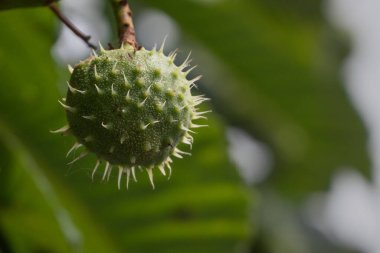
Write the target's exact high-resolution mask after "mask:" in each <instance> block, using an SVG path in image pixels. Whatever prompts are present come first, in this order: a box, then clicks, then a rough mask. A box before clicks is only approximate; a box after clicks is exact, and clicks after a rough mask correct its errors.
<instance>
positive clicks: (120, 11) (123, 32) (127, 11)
mask: <svg viewBox="0 0 380 253" xmlns="http://www.w3.org/2000/svg"><path fill="white" fill-rule="evenodd" d="M112 1H113V6H114V10H115V15H116V19H117V23H118V28H119V41H120V44H126V43H127V44H129V45H131V46H133V47H134V48H135V49H138V48H139V45H138V43H137V41H136V33H135V27H134V25H133V20H132V11H131V8H130V7H129V4H128V0H112Z"/></svg>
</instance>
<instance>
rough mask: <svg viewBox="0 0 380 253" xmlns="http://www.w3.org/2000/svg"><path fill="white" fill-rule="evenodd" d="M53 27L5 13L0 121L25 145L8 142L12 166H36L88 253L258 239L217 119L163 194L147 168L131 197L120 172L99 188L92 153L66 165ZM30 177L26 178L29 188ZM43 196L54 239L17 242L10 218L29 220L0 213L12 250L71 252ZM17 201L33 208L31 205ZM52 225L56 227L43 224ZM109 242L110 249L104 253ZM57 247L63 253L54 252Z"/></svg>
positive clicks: (226, 248)
mask: <svg viewBox="0 0 380 253" xmlns="http://www.w3.org/2000/svg"><path fill="white" fill-rule="evenodd" d="M7 24H12V26H9V25H7ZM51 24H52V17H51V16H50V15H48V10H33V11H32V10H28V11H20V12H17V13H16V12H7V13H1V14H0V26H1V27H3V30H2V34H4V39H2V40H1V41H0V43H1V44H0V74H1V78H2V85H1V86H0V122H2V124H3V125H4V127H3V128H0V136H1V138H2V139H7V138H5V137H4V136H9V135H10V136H14V137H12V138H11V139H16V140H17V143H22V144H20V145H15V146H12V145H10V144H9V142H10V143H12V142H13V141H4V142H5V143H7V147H8V149H10V150H11V151H10V153H11V154H12V157H11V158H9V159H10V163H11V164H12V165H13V166H8V167H9V168H10V169H12V170H17V171H20V173H21V172H23V171H24V173H25V172H26V171H28V170H30V164H29V163H25V162H24V163H23V162H22V161H23V157H25V156H26V157H29V158H30V159H32V160H33V161H35V168H36V167H38V171H39V173H40V174H41V177H44V178H46V180H47V181H48V182H49V185H51V186H52V188H53V190H54V192H56V193H57V195H56V199H57V201H59V202H62V205H63V206H65V207H66V210H67V211H68V212H69V214H70V215H71V216H72V217H73V219H74V223H75V224H76V225H77V226H78V229H79V230H80V231H81V234H82V236H83V237H84V238H83V252H113V251H115V250H114V249H115V248H117V249H122V251H123V252H124V251H126V250H127V251H130V252H152V251H154V252H168V251H172V252H194V251H197V252H218V253H220V252H231V251H232V250H233V249H235V247H236V246H237V245H240V244H241V243H244V242H245V241H246V240H247V238H248V237H249V233H250V229H249V224H248V222H247V221H248V215H247V213H246V210H247V207H248V192H247V189H245V188H244V187H242V186H241V182H240V178H239V177H238V175H237V172H236V170H235V169H234V168H233V167H232V166H231V165H230V163H229V162H228V160H227V154H226V150H225V146H226V143H225V140H224V128H223V125H222V122H221V121H220V120H219V119H217V118H215V117H211V118H210V120H209V122H208V123H209V124H210V126H211V127H210V128H208V129H204V130H203V129H202V131H199V134H197V135H196V136H195V144H194V146H193V156H192V157H187V158H186V159H185V160H183V161H178V160H177V161H175V162H174V164H173V175H172V177H171V180H170V181H168V180H167V178H165V177H163V176H161V175H160V174H159V172H158V171H156V172H155V184H156V190H152V189H151V186H150V184H149V181H148V177H147V175H146V173H145V172H144V173H140V172H138V173H136V174H137V177H138V181H139V182H138V183H134V182H131V183H130V185H129V188H130V189H129V191H126V190H125V189H123V190H117V184H116V177H117V175H116V174H112V176H111V179H110V181H111V182H110V183H108V184H101V183H99V181H100V177H101V174H102V172H103V171H101V169H103V168H101V169H99V170H100V171H99V174H97V175H95V182H91V177H90V173H91V171H92V168H93V167H94V165H95V157H94V156H90V157H89V158H87V159H84V160H83V161H81V162H80V163H77V164H75V165H71V166H68V165H67V163H68V162H69V161H70V160H67V159H66V158H65V154H66V152H67V150H68V148H69V147H70V146H71V145H72V144H73V143H74V141H75V140H74V138H72V137H68V138H67V137H65V138H63V137H61V136H59V135H53V134H50V133H49V130H52V129H53V128H58V127H60V126H62V125H63V124H65V122H66V120H65V115H64V111H63V109H62V108H60V106H59V104H58V103H57V99H58V98H60V94H59V92H58V87H57V70H56V69H55V65H54V64H53V62H52V60H51V57H50V48H51V45H52V42H53V33H52V25H51ZM20 27H22V30H27V31H28V33H29V34H30V35H29V36H28V37H27V38H26V37H25V36H24V34H23V33H20ZM61 88H63V84H62V87H61ZM9 146H10V147H9ZM4 154H6V153H4ZM6 156H7V157H9V155H6ZM13 167H14V169H13ZM25 177H26V176H25ZM37 178H39V176H37ZM26 181H27V177H26V178H25V179H23V181H22V182H26ZM0 187H1V188H3V185H1V186H0ZM38 187H40V183H39V182H37V181H36V182H35V183H34V184H33V183H30V186H28V188H27V189H29V188H30V189H35V190H25V191H22V192H23V194H24V195H25V198H30V199H34V198H37V197H38V194H39V193H38V192H37V190H36V189H38ZM12 189H13V188H12ZM8 192H9V191H8ZM48 192H50V190H48ZM29 193H30V195H28V194H29ZM17 194H18V193H17ZM20 194H21V192H20ZM11 198H12V199H13V198H16V199H17V196H15V197H11ZM38 198H39V199H38V201H36V204H35V205H36V206H37V207H38V208H37V207H35V208H34V207H33V208H31V210H33V211H31V213H32V214H33V217H34V216H35V217H36V218H33V219H35V222H36V223H35V224H36V225H35V226H38V227H39V224H40V225H41V226H42V228H41V229H47V231H50V230H51V231H52V232H51V233H52V235H54V238H55V239H54V240H52V241H51V242H45V243H44V244H42V242H43V241H44V240H45V238H47V236H46V237H43V235H46V233H47V232H46V231H45V232H41V233H40V230H39V229H40V228H34V229H33V230H31V231H32V232H33V234H31V235H30V234H29V233H28V230H27V231H24V232H23V233H24V236H22V237H20V238H18V237H17V234H18V233H19V231H18V230H15V231H13V230H12V226H11V224H12V222H11V221H14V220H16V219H17V218H18V217H23V214H22V213H21V212H15V211H11V212H10V214H7V215H6V214H4V215H3V214H1V213H0V216H1V217H0V220H1V221H2V222H3V223H1V224H2V226H3V227H4V228H6V229H5V231H6V237H7V238H9V242H10V245H11V246H12V247H14V248H17V249H20V250H25V251H28V250H29V249H31V247H32V246H29V245H31V244H29V243H28V242H29V241H32V242H38V244H37V245H41V244H42V245H43V246H44V248H45V249H48V251H53V252H65V251H66V252H67V247H68V246H67V241H66V239H65V238H64V237H63V236H62V234H61V232H60V231H59V227H58V226H57V221H54V220H53V219H54V217H53V216H54V215H52V212H53V211H54V210H51V208H50V209H49V206H50V205H51V203H50V202H51V201H50V200H46V199H43V196H40V197H38ZM18 202H20V206H21V208H25V207H24V206H25V205H28V203H29V202H30V201H29V202H28V201H25V202H23V201H18ZM37 203H38V205H37ZM34 209H38V210H36V211H34ZM0 210H1V209H0ZM12 210H13V209H12ZM44 213H50V216H49V217H50V218H47V221H43V220H42V221H41V217H43V215H42V214H44ZM78 213H79V214H78ZM9 217H11V218H9ZM23 219H24V218H23ZM23 219H21V218H20V222H22V220H23ZM25 219H26V218H25ZM8 220H9V223H8V222H7V221H8ZM47 223H49V224H52V225H51V226H49V227H46V228H45V226H47V225H46V224H47ZM40 234H41V235H40ZM111 238H112V239H111ZM110 241H111V243H110ZM65 243H66V244H65ZM110 244H112V246H109V245H110ZM107 245H108V246H109V250H108V249H107V250H105V247H107ZM53 246H55V247H57V250H51V247H53ZM33 249H35V247H33Z"/></svg>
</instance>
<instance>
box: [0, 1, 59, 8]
mask: <svg viewBox="0 0 380 253" xmlns="http://www.w3.org/2000/svg"><path fill="white" fill-rule="evenodd" d="M53 1H54V2H57V1H58V0H53ZM47 2H48V1H47V0H0V10H7V9H14V8H30V7H39V6H46V3H47Z"/></svg>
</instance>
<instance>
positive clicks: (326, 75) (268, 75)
mask: <svg viewBox="0 0 380 253" xmlns="http://www.w3.org/2000/svg"><path fill="white" fill-rule="evenodd" d="M143 2H144V3H147V4H149V5H151V6H154V7H157V8H159V9H162V10H164V11H165V12H166V13H168V14H169V15H170V16H171V17H173V18H174V19H175V20H176V21H177V22H178V24H179V25H180V26H181V28H182V29H183V31H185V32H186V33H187V34H188V35H189V36H188V37H187V38H192V39H194V40H195V41H197V42H200V43H201V44H202V45H203V46H204V47H205V48H207V50H209V51H210V52H211V54H212V55H213V56H214V57H215V58H216V59H217V61H218V62H219V63H220V64H221V65H222V66H223V67H224V68H221V69H219V71H216V76H215V77H214V79H213V80H214V83H207V81H205V84H207V88H208V89H209V91H210V94H211V96H212V97H213V102H214V104H215V105H216V106H217V108H218V110H219V111H220V112H221V113H223V115H225V116H226V117H227V118H228V119H229V121H230V122H231V123H232V124H235V125H238V126H240V127H242V128H245V129H246V130H248V131H249V132H250V133H251V134H253V135H255V136H256V137H257V138H259V139H261V140H263V141H264V142H266V143H267V144H269V145H270V147H271V149H272V151H273V153H274V159H275V164H274V170H273V173H272V176H271V177H270V179H269V181H268V184H269V185H273V186H275V187H276V188H277V189H278V190H280V191H281V192H282V193H283V194H284V195H285V196H288V197H291V198H292V199H302V198H305V197H306V196H307V194H308V193H310V192H312V191H318V190H322V189H326V187H327V186H328V184H329V181H330V177H331V174H332V173H333V172H334V171H335V170H336V169H338V168H340V167H343V166H344V167H346V166H349V167H352V168H355V169H358V170H361V171H362V172H365V173H366V174H368V172H369V160H368V155H367V153H366V144H365V140H366V135H365V132H364V128H363V125H362V123H361V122H360V120H359V118H358V116H357V115H356V112H355V111H354V110H353V108H352V106H351V105H350V101H349V100H348V98H347V95H346V92H345V90H344V87H342V84H341V81H340V80H339V76H338V74H337V73H339V68H340V64H341V58H342V55H341V51H340V50H336V49H337V48H342V44H339V43H340V40H339V38H338V37H337V36H336V33H334V31H332V30H331V28H330V27H329V25H328V24H327V23H326V21H325V20H324V19H323V17H322V16H321V13H320V11H319V10H320V8H321V2H320V1H312V2H307V3H306V2H304V1H302V2H304V3H301V2H300V1H297V0H292V1H290V4H289V5H287V4H286V5H287V6H288V7H287V8H289V6H297V8H292V11H284V10H283V8H282V7H281V6H283V5H285V4H284V3H283V2H282V1H277V2H274V1H270V2H267V1H259V0H255V1H252V0H240V1H213V2H207V3H206V1H204V2H203V1H193V0H184V1H153V0H144V1H143ZM286 3H288V2H286ZM308 6H309V7H310V6H312V7H310V8H309V7H308ZM306 9H307V10H308V12H306V13H309V14H308V15H306V14H305V10H306ZM343 48H344V47H343ZM201 65H202V64H201ZM206 66H207V65H206ZM209 70H210V69H209ZM205 80H207V75H206V78H205Z"/></svg>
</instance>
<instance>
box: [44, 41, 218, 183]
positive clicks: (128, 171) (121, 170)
mask: <svg viewBox="0 0 380 253" xmlns="http://www.w3.org/2000/svg"><path fill="white" fill-rule="evenodd" d="M164 43H165V41H164ZM164 43H163V44H162V46H161V47H160V49H159V50H158V51H157V49H156V46H155V47H154V48H153V49H152V51H150V53H151V54H154V53H157V52H159V53H162V54H163V48H164ZM99 45H100V44H99ZM100 51H101V53H103V52H105V50H104V48H103V47H102V46H101V45H100ZM176 51H177V50H175V51H173V52H172V53H170V54H169V55H168V59H169V61H170V64H174V60H175V58H176V55H177V52H176ZM190 55H191V53H190V54H189V55H188V56H187V58H186V59H185V61H184V62H183V63H182V64H181V65H180V66H179V68H180V69H181V70H182V72H181V73H183V74H184V77H186V76H187V75H188V74H189V73H190V72H191V71H192V70H193V69H194V68H196V67H197V66H193V67H192V68H189V69H187V70H185V69H186V68H187V67H189V64H190V62H191V60H190V59H189V58H190ZM93 56H95V57H97V53H96V52H95V51H93ZM116 65H117V63H115V65H114V66H113V68H112V71H114V72H116V71H117V69H116ZM68 70H69V72H70V73H71V74H72V72H73V67H71V66H70V65H69V66H68ZM137 71H138V70H137ZM115 74H116V73H115ZM94 75H95V78H96V79H99V78H101V77H100V75H99V73H98V71H97V67H96V65H95V66H94ZM122 75H123V77H124V80H125V85H126V86H129V85H130V84H129V83H128V80H127V78H126V76H125V73H124V72H122ZM200 78H201V76H197V77H195V78H194V79H192V80H188V85H189V88H190V89H192V88H193V87H196V84H195V82H196V81H198V80H199V79H200ZM152 85H153V84H152ZM152 85H150V86H149V87H148V88H147V90H146V91H145V92H144V93H145V94H146V98H145V99H144V100H142V101H141V102H140V103H139V104H138V105H140V106H143V105H144V103H145V101H146V99H147V98H148V95H149V93H150V89H151V87H152ZM157 85H159V83H157ZM67 86H68V89H69V91H70V92H71V93H73V94H75V93H79V94H83V95H84V94H86V92H87V91H86V90H79V89H76V88H74V87H72V86H71V85H70V83H69V82H67ZM94 87H95V89H96V91H97V93H98V94H99V95H101V94H104V92H105V91H104V90H102V89H100V88H99V87H98V86H97V85H96V84H94ZM156 88H157V87H156ZM158 88H159V87H158ZM129 92H130V90H129V91H128V92H127V95H126V96H125V99H126V100H129V99H131V98H130V95H129ZM111 94H112V95H117V93H116V91H115V90H114V88H113V85H111ZM173 95H174V94H173ZM207 100H209V99H208V98H205V97H204V96H203V95H199V96H192V100H191V101H189V102H190V104H191V106H192V108H193V110H192V115H191V121H193V120H197V119H207V118H206V117H205V116H203V115H204V114H206V113H209V112H211V111H203V112H200V111H197V107H196V106H197V105H199V104H201V103H202V102H204V101H207ZM58 102H59V103H60V104H61V105H62V107H63V108H64V109H65V110H67V111H69V112H71V113H77V109H76V108H75V107H71V106H68V105H66V104H65V98H63V99H62V101H60V100H58ZM165 104H166V101H164V102H158V103H157V104H156V107H157V108H159V109H160V108H161V110H162V109H163V108H164V106H165ZM176 109H177V110H178V111H180V110H182V109H183V108H176ZM82 118H84V119H87V120H94V119H95V116H94V115H82ZM174 121H176V120H175V119H172V122H174ZM158 122H159V121H158V120H152V121H151V122H147V123H144V122H141V124H140V127H141V129H142V130H145V129H146V128H147V127H148V126H149V125H151V124H155V123H158ZM101 125H102V127H104V128H105V129H111V128H112V124H110V123H108V124H107V123H105V122H102V123H101ZM206 126H207V125H198V124H194V123H193V122H191V124H190V126H189V128H187V127H185V126H184V125H183V124H180V125H179V127H180V128H181V129H182V130H183V131H185V134H184V136H183V138H182V143H184V144H186V145H189V146H190V149H192V144H193V140H194V139H193V137H192V135H191V133H195V132H194V131H193V130H191V128H200V127H206ZM51 132H52V133H61V134H64V135H67V134H70V127H69V125H66V126H64V127H62V128H60V129H57V130H55V131H51ZM84 140H85V141H92V140H93V137H92V136H87V137H85V138H84ZM124 141H125V137H124V136H122V137H121V139H120V143H121V144H122V143H123V142H124ZM83 146H84V145H83V144H81V143H78V142H76V143H75V144H74V145H73V146H72V147H71V148H70V150H69V151H68V153H67V155H66V156H67V157H68V156H69V155H70V154H71V153H72V152H74V151H76V150H77V149H79V148H81V147H83ZM113 148H114V147H111V148H110V153H112V152H113V150H112V149H113ZM87 154H88V151H84V152H82V153H81V154H79V155H78V156H77V157H76V158H74V159H73V160H72V161H71V162H69V163H68V164H73V163H75V162H76V161H78V160H80V159H81V158H83V157H85V156H86V155H87ZM171 155H173V156H175V157H177V158H183V156H182V155H191V154H190V153H188V152H184V151H181V150H180V149H178V148H177V147H175V148H174V149H173V152H172V154H171ZM133 159H135V158H134V157H131V163H132V164H133V163H134V161H133ZM172 162H173V161H172V159H171V158H170V156H169V157H167V159H166V160H165V161H164V162H163V163H162V164H160V165H158V166H150V167H148V168H145V169H146V171H147V174H148V177H149V181H150V183H151V185H152V187H153V188H154V180H153V169H154V168H155V167H158V169H159V171H160V172H161V173H162V175H164V176H168V179H170V176H171V171H172V168H171V165H170V164H171V163H172ZM100 163H101V160H100V159H98V160H97V162H96V164H95V167H94V169H93V172H92V179H93V178H94V176H95V173H96V171H97V170H98V168H99V166H100ZM165 167H166V168H167V169H168V172H169V173H168V174H167V173H166V171H165ZM136 168H138V169H140V170H143V167H142V166H131V167H127V166H118V188H119V189H120V187H121V180H122V176H123V174H125V175H126V188H127V189H128V186H129V181H130V176H131V175H132V178H133V180H134V181H135V182H137V179H136V174H135V169H136ZM112 169H113V165H112V164H110V163H109V162H106V165H105V168H104V173H103V176H102V180H103V181H104V180H107V181H108V180H109V178H110V175H111V171H112Z"/></svg>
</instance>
